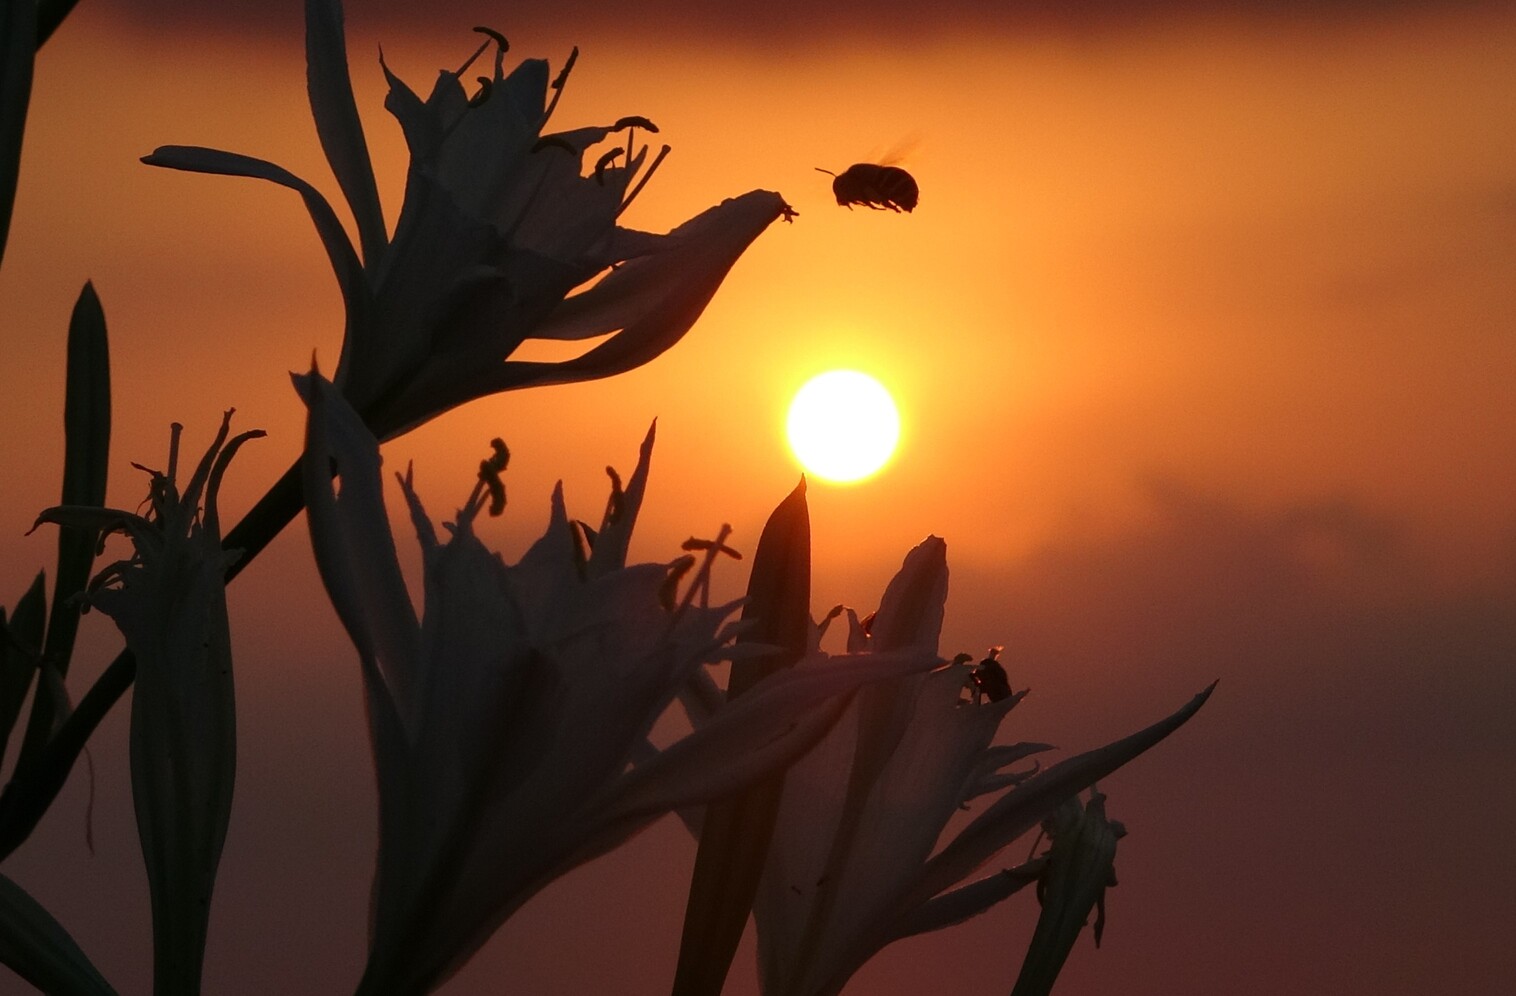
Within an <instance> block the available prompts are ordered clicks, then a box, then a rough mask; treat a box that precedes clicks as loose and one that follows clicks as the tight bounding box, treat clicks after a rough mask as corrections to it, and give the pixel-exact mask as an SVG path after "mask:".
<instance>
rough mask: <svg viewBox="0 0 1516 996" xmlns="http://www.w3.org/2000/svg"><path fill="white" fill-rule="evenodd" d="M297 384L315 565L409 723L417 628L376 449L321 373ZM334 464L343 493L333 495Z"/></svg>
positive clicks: (414, 684) (417, 663) (345, 622)
mask: <svg viewBox="0 0 1516 996" xmlns="http://www.w3.org/2000/svg"><path fill="white" fill-rule="evenodd" d="M294 379H295V383H296V386H297V388H298V389H299V390H300V392H301V394H302V395H303V396H304V398H305V401H306V404H307V406H308V407H309V415H308V417H307V420H306V442H305V456H304V457H303V458H302V473H303V476H304V482H305V496H306V506H307V509H308V518H309V521H310V530H311V546H312V548H313V550H314V552H315V555H316V566H317V568H318V569H319V570H320V573H321V580H322V582H323V583H324V584H325V586H326V590H327V594H328V596H329V597H330V598H331V600H332V605H333V606H334V607H335V608H336V610H337V615H338V616H339V617H340V618H341V619H342V624H343V625H344V626H345V627H346V628H347V631H348V635H349V636H350V637H351V638H352V640H353V643H354V645H355V646H356V647H357V648H358V653H359V655H360V656H361V657H363V658H364V659H365V660H366V661H371V662H374V663H375V664H376V665H377V667H378V668H379V673H381V674H382V675H383V676H384V680H385V683H386V685H387V694H388V695H389V696H390V697H391V698H393V699H394V700H395V703H396V708H397V709H398V710H399V711H400V714H401V715H402V716H403V717H405V719H406V722H407V723H409V722H411V720H412V719H413V718H414V717H413V715H412V712H411V710H412V709H413V708H414V707H415V690H416V688H417V682H418V681H419V680H420V677H419V675H420V667H421V662H420V624H419V623H418V622H417V621H416V613H415V610H414V609H413V608H412V607H411V601H410V595H409V593H408V592H407V591H406V588H405V581H404V579H403V578H402V576H401V574H400V561H399V558H398V556H397V555H396V553H395V540H394V537H393V536H392V535H391V534H390V528H389V517H388V515H387V513H386V511H385V507H384V494H383V480H382V476H381V474H380V472H379V466H380V461H379V444H378V443H377V442H376V441H375V440H374V437H373V434H372V433H370V432H369V431H368V429H367V428H365V427H364V425H363V422H362V420H361V419H359V418H358V415H357V413H356V412H354V411H353V409H352V407H351V406H349V405H348V403H347V402H346V401H345V400H343V398H342V395H341V394H339V393H338V392H337V390H336V388H334V387H332V385H331V383H330V382H329V381H327V380H326V379H325V378H324V377H322V376H321V375H320V374H319V373H317V372H314V371H312V372H311V373H310V374H309V375H308V376H304V377H299V376H297V377H296V378H294ZM333 462H335V463H336V472H337V473H338V474H339V475H341V477H342V490H341V493H340V495H339V494H334V493H333V491H332V482H331V474H332V463H333Z"/></svg>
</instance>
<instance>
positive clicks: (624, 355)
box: [476, 190, 785, 396]
mask: <svg viewBox="0 0 1516 996" xmlns="http://www.w3.org/2000/svg"><path fill="white" fill-rule="evenodd" d="M784 207H785V203H784V200H783V199H782V198H781V197H780V196H779V195H778V194H775V193H772V192H770V191H766V190H755V191H752V192H751V193H748V194H744V195H742V196H741V197H737V198H732V199H730V200H727V201H723V202H722V203H721V204H720V205H718V206H716V207H714V208H711V209H710V210H708V211H706V212H705V213H704V214H701V215H698V216H697V217H695V218H693V219H691V220H690V221H687V222H685V223H684V224H683V225H681V226H679V227H678V228H676V229H675V230H674V231H673V232H670V233H669V235H668V237H667V238H668V242H667V244H666V245H665V246H664V247H663V248H662V249H660V250H659V251H657V252H654V253H650V254H649V255H646V256H641V257H638V258H637V259H632V260H628V261H627V262H626V263H625V264H623V265H622V266H620V267H618V268H617V269H615V270H613V271H612V272H611V273H609V274H607V275H606V277H605V279H603V280H601V281H600V282H599V283H598V284H596V285H595V286H593V287H591V288H590V289H589V290H586V291H584V292H583V293H580V294H576V295H574V296H573V297H571V298H569V299H568V300H566V301H564V302H563V304H561V305H559V307H558V308H557V310H555V311H554V312H553V313H552V314H551V315H549V316H548V318H547V320H546V321H545V322H543V323H542V324H540V325H538V326H537V327H536V328H535V329H534V330H533V332H532V335H533V337H534V338H539V339H585V338H591V337H594V336H599V335H605V334H606V333H609V332H614V333H615V334H614V335H612V336H611V337H610V338H609V339H607V340H606V341H605V342H603V343H601V344H600V345H598V346H596V347H595V348H593V349H591V350H589V351H588V352H587V353H584V354H583V355H581V356H578V357H576V358H574V359H572V360H566V361H564V362H562V363H528V362H520V361H516V362H508V363H506V364H505V365H504V366H503V367H502V368H501V369H499V370H498V371H493V372H487V373H486V375H484V376H482V377H481V380H480V387H484V386H485V385H486V384H487V385H489V386H488V388H487V389H486V390H480V391H479V392H478V394H479V395H482V394H486V393H493V392H494V391H501V390H506V389H509V388H515V387H526V386H529V385H537V384H567V383H573V382H575V381H582V380H595V379H597V378H600V377H610V376H612V375H614V374H618V373H624V372H626V371H627V370H632V369H634V368H636V367H638V366H641V365H642V364H644V363H646V362H648V361H649V360H651V359H653V358H654V357H656V356H658V355H660V354H661V353H663V352H664V351H665V350H667V349H668V348H669V347H671V346H673V345H674V344H675V343H676V342H678V341H679V340H680V339H681V338H682V337H683V336H684V334H685V333H686V332H688V331H689V329H690V327H691V326H693V325H694V324H695V321H696V319H698V318H699V317H700V314H701V313H702V312H703V311H704V310H705V306H706V305H707V304H708V303H709V302H710V300H711V298H712V297H713V296H714V295H715V293H716V290H717V288H718V287H720V285H721V281H722V280H723V279H724V278H725V277H726V274H727V271H729V270H730V269H731V268H732V265H733V264H734V263H736V262H737V259H738V257H739V256H741V255H742V253H743V251H744V250H746V249H747V247H748V246H749V245H751V244H752V242H753V240H754V239H756V238H757V237H758V236H759V235H760V234H761V233H762V232H763V230H764V229H766V228H768V226H769V225H770V224H772V223H773V222H774V220H775V219H776V218H778V217H780V215H781V213H782V211H783V209H784ZM476 396H477V395H476Z"/></svg>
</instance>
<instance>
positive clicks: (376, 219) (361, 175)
mask: <svg viewBox="0 0 1516 996" xmlns="http://www.w3.org/2000/svg"><path fill="white" fill-rule="evenodd" d="M305 65H306V70H305V79H306V90H307V91H308V92H309V94H310V100H311V115H312V116H313V117H314V118H315V119H316V134H317V135H319V136H320V138H321V149H322V151H323V152H325V153H326V161H327V162H328V163H329V164H330V165H331V167H332V173H333V174H334V175H335V176H336V177H337V183H338V185H339V186H341V187H342V193H343V195H344V196H345V197H346V198H347V203H348V207H349V208H351V209H352V212H353V220H354V221H356V222H357V223H358V241H359V242H360V243H362V245H363V258H364V260H366V261H367V263H368V265H370V266H373V265H374V264H375V263H377V262H378V261H379V258H380V257H381V256H382V255H383V254H384V249H385V245H386V244H387V242H388V239H387V238H386V237H385V229H384V212H383V210H382V209H381V207H380V205H379V188H378V187H377V186H376V185H375V183H374V167H373V163H372V162H371V161H370V160H369V154H368V143H367V142H366V141H365V140H364V137H363V122H362V120H361V119H360V118H359V117H358V105H357V104H356V103H355V102H354V100H353V83H352V79H351V77H350V76H349V75H348V68H347V42H346V39H345V38H344V35H343V29H342V4H341V3H340V0H306V2H305Z"/></svg>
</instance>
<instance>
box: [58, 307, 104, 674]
mask: <svg viewBox="0 0 1516 996" xmlns="http://www.w3.org/2000/svg"><path fill="white" fill-rule="evenodd" d="M66 381H67V383H66V386H65V389H64V400H63V435H64V448H63V499H62V502H61V504H63V505H83V506H93V507H97V508H99V507H103V506H104V505H105V479H106V471H107V469H108V460H109V456H110V446H111V363H110V345H109V343H108V341H107V339H106V334H105V312H104V311H103V310H102V309H101V307H100V299H99V298H98V297H97V296H96V295H95V288H94V286H93V285H92V284H88V283H86V284H85V285H84V289H83V290H82V291H80V292H79V300H78V301H77V302H76V303H75V304H74V313H73V317H72V318H71V319H70V320H69V324H68V373H67V378H66ZM96 539H97V534H96V533H95V532H94V531H93V530H87V529H76V528H70V527H68V526H63V527H61V528H60V529H59V530H58V571H57V574H56V575H55V577H54V580H53V609H52V615H51V617H50V618H49V619H48V626H47V643H46V646H45V647H44V649H43V653H42V657H43V660H45V661H46V662H47V664H48V666H49V667H52V668H54V669H56V670H57V672H58V674H59V676H65V675H67V674H68V666H69V659H70V658H71V657H72V656H73V650H74V636H75V634H76V633H77V632H78V629H79V612H80V606H79V604H78V602H77V600H76V599H75V596H76V595H78V594H79V593H80V592H82V591H84V586H85V585H86V584H87V583H88V582H89V571H90V565H91V564H93V563H94V560H95V542H96Z"/></svg>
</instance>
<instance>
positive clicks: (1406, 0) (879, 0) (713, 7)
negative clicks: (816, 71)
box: [96, 0, 1488, 47]
mask: <svg viewBox="0 0 1516 996" xmlns="http://www.w3.org/2000/svg"><path fill="white" fill-rule="evenodd" d="M1477 6H1488V4H1481V3H1477V2H1470V0H1226V2H1222V3H1216V2H1213V0H1031V2H1019V3H1007V2H1005V0H950V2H945V3H936V4H932V5H930V6H925V5H923V4H921V3H920V2H918V0H872V2H860V0H852V2H847V0H843V2H833V3H816V2H814V0H774V2H769V3H749V2H746V0H717V2H711V0H644V2H642V3H639V4H637V5H636V6H635V7H634V8H633V7H627V6H625V5H619V4H617V5H612V4H606V3H603V2H601V0H559V2H556V3H553V4H541V5H535V6H527V5H521V4H505V3H502V2H500V0H459V2H455V3H451V4H448V5H446V6H445V7H441V8H435V11H436V12H434V13H429V14H427V15H424V17H423V15H420V14H418V12H417V10H418V8H417V6H416V5H415V4H414V3H411V2H407V0H348V3H347V4H346V7H347V11H348V17H349V19H350V20H352V21H355V22H356V21H361V22H363V23H364V24H366V25H369V26H384V25H392V26H393V27H394V28H395V29H396V31H397V32H398V31H403V30H415V29H416V28H417V25H418V22H421V21H422V20H423V19H425V20H429V21H431V22H433V23H442V22H446V23H458V24H465V25H472V24H475V23H484V24H490V25H494V26H497V27H499V28H500V29H501V30H503V31H506V32H507V33H509V32H511V31H522V30H539V29H544V28H548V27H559V28H561V27H563V26H570V27H572V28H574V29H575V30H583V31H595V30H596V29H599V28H604V29H606V30H608V31H614V32H617V33H621V34H624V35H628V36H634V37H637V38H644V39H645V38H647V37H648V36H649V35H655V36H657V35H663V36H671V35H677V36H682V37H691V36H694V37H709V38H712V39H715V40H720V41H722V42H727V43H741V42H746V43H748V44H752V45H755V46H763V45H774V46H780V47H782V46H786V45H789V44H793V43H796V42H802V43H803V42H808V41H815V40H818V39H824V38H826V37H836V36H848V37H855V38H856V37H865V38H867V37H877V38H881V39H884V38H891V39H898V40H902V41H910V40H912V39H920V38H922V37H924V36H926V37H929V36H931V35H934V34H943V33H947V32H948V31H950V30H953V29H962V28H967V29H972V30H984V29H1004V30H1008V31H1012V30H1014V31H1021V32H1027V31H1036V32H1051V33H1060V34H1061V33H1070V34H1076V35H1084V34H1090V33H1102V32H1107V31H1113V30H1122V29H1126V28H1131V27H1136V26H1143V25H1149V24H1152V23H1155V22H1162V21H1169V20H1176V19H1185V18H1190V17H1196V16H1205V17H1207V18H1212V19H1214V18H1216V17H1217V16H1233V17H1243V18H1249V19H1258V20H1272V19H1278V18H1309V19H1323V18H1328V19H1334V18H1341V17H1352V18H1377V17H1385V16H1391V15H1395V14H1399V13H1402V12H1405V11H1411V10H1417V9H1423V8H1427V9H1437V8H1450V9H1451V8H1472V7H1477ZM96 7H97V8H99V9H103V10H108V11H109V12H110V13H111V14H112V15H113V16H116V17H120V18H125V19H128V20H130V21H134V22H139V23H144V24H150V25H152V26H153V27H155V28H166V29H172V28H174V27H176V26H181V27H184V28H186V29H188V30H201V29H203V28H204V27H208V26H217V27H222V28H235V29H238V30H245V31H279V32H282V31H284V30H287V28H288V26H289V25H290V24H292V23H298V22H299V19H300V16H301V14H300V11H301V3H300V0H221V2H219V3H216V4H206V3H202V2H199V0H99V2H98V3H97V4H96Z"/></svg>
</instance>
